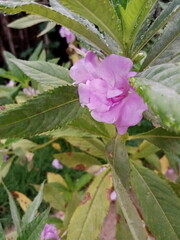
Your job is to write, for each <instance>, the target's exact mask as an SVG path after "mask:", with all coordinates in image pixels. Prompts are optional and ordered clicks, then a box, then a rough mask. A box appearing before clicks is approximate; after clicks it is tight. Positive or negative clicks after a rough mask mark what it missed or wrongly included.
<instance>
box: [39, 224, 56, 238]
mask: <svg viewBox="0 0 180 240" xmlns="http://www.w3.org/2000/svg"><path fill="white" fill-rule="evenodd" d="M48 239H54V240H60V238H59V236H58V230H57V229H56V228H55V226H54V225H52V224H46V225H45V226H44V229H43V231H42V232H41V240H48Z"/></svg>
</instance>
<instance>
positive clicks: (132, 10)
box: [119, 0, 157, 51]
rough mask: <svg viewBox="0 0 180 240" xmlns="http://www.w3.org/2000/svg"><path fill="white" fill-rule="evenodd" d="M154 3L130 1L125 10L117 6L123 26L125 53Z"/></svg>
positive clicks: (143, 0)
mask: <svg viewBox="0 0 180 240" xmlns="http://www.w3.org/2000/svg"><path fill="white" fill-rule="evenodd" d="M156 2H157V0H151V1H147V0H131V1H129V2H128V4H127V6H126V9H124V8H123V7H122V6H119V9H120V14H121V19H122V25H123V41H124V44H125V45H126V51H128V50H129V49H130V47H131V46H132V43H133V41H134V38H135V37H136V35H137V32H138V30H139V29H140V27H141V25H142V24H143V22H144V20H145V19H146V17H147V15H148V13H149V12H150V10H151V9H152V8H153V6H154V4H155V3H156Z"/></svg>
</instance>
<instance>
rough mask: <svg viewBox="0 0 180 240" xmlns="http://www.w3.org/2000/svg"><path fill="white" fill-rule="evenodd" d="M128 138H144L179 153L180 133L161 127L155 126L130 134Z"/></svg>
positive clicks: (166, 149) (169, 150)
mask: <svg viewBox="0 0 180 240" xmlns="http://www.w3.org/2000/svg"><path fill="white" fill-rule="evenodd" d="M130 139H146V140H147V141H149V142H151V143H153V144H154V145H156V146H158V147H159V148H161V149H163V150H165V151H168V152H171V153H176V154H180V135H177V134H175V133H171V132H168V131H166V130H165V129H162V128H155V129H153V130H150V131H148V132H145V133H142V134H138V135H134V136H130V137H129V140H130Z"/></svg>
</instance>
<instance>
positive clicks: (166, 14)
mask: <svg viewBox="0 0 180 240" xmlns="http://www.w3.org/2000/svg"><path fill="white" fill-rule="evenodd" d="M178 11H179V0H173V1H172V2H170V3H169V4H168V6H167V7H166V8H165V10H164V11H162V12H161V14H160V15H159V16H158V17H157V18H156V20H155V21H154V22H153V23H152V24H151V25H150V27H149V28H148V29H146V31H145V29H144V27H142V29H140V31H139V33H138V35H137V39H136V41H135V42H134V49H133V53H134V54H136V53H137V52H138V51H140V50H141V49H142V48H143V46H145V45H146V43H147V42H148V41H149V40H150V39H151V38H152V37H153V36H154V35H155V34H156V33H157V32H158V30H159V29H161V28H162V27H163V26H165V25H166V23H167V22H168V21H169V20H170V19H171V18H172V17H173V16H174V15H175V14H176V13H177V12H178ZM146 26H147V24H146Z"/></svg>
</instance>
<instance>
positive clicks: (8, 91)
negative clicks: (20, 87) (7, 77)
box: [0, 85, 16, 105]
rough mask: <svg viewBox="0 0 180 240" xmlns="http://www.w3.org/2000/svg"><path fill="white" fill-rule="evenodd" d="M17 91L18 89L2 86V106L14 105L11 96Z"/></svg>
mask: <svg viewBox="0 0 180 240" xmlns="http://www.w3.org/2000/svg"><path fill="white" fill-rule="evenodd" d="M15 89H16V88H11V87H6V86H2V85H1V86H0V105H5V104H10V103H13V100H12V97H11V95H12V93H13V92H14V91H15Z"/></svg>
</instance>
